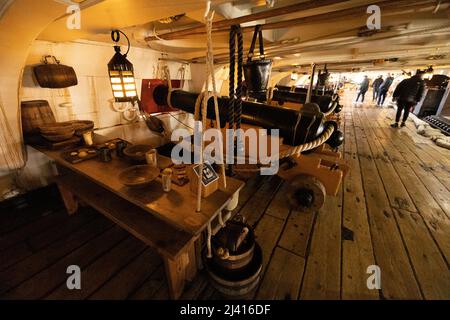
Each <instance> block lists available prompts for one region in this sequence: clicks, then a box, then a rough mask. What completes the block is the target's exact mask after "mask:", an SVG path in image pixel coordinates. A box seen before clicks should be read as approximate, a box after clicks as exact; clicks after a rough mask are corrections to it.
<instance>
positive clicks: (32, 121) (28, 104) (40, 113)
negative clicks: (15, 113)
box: [21, 100, 56, 136]
mask: <svg viewBox="0 0 450 320" xmlns="http://www.w3.org/2000/svg"><path fill="white" fill-rule="evenodd" d="M21 116H22V131H23V134H24V136H30V135H34V134H39V126H42V125H44V124H49V123H54V122H56V119H55V115H54V114H53V111H52V109H51V108H50V105H49V104H48V101H46V100H31V101H22V103H21Z"/></svg>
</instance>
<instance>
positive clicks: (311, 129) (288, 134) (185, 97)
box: [153, 85, 325, 146]
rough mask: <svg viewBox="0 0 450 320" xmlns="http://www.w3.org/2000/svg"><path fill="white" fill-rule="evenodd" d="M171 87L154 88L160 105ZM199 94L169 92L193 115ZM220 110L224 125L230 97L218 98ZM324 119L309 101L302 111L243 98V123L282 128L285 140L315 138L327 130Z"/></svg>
mask: <svg viewBox="0 0 450 320" xmlns="http://www.w3.org/2000/svg"><path fill="white" fill-rule="evenodd" d="M167 95H168V88H167V87H166V86H163V85H161V86H160V87H159V88H158V90H154V92H153V98H154V100H155V102H156V103H157V104H158V105H165V104H166V101H167ZM198 96H199V95H198V94H197V93H191V92H186V91H182V90H174V91H172V93H171V95H170V97H171V98H170V103H171V105H172V106H173V107H175V108H178V109H181V110H183V111H186V112H188V113H192V114H194V112H195V103H196V100H197V97H198ZM218 102H219V113H220V119H221V127H224V126H225V124H226V119H227V110H228V102H229V98H227V97H219V98H218ZM206 117H207V118H208V119H214V118H215V113H214V101H213V99H211V98H210V99H209V100H208V106H207V114H206ZM324 122H325V119H324V115H323V113H322V112H320V110H319V107H318V106H317V105H316V104H314V103H310V104H306V105H305V106H304V107H303V108H302V110H301V111H298V110H291V109H284V108H280V107H276V106H270V105H266V104H263V103H259V102H249V101H242V123H245V124H249V125H254V126H258V127H262V128H264V129H267V130H270V129H279V130H280V131H279V134H280V137H282V138H283V143H284V144H287V145H292V146H297V145H300V144H303V143H307V142H310V141H313V140H314V139H316V138H317V137H318V136H320V134H321V133H322V132H323V131H324V128H325V125H324Z"/></svg>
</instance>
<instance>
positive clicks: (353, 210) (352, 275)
mask: <svg viewBox="0 0 450 320" xmlns="http://www.w3.org/2000/svg"><path fill="white" fill-rule="evenodd" d="M344 151H345V152H344V159H345V160H346V161H347V162H348V164H349V165H350V167H351V170H350V172H349V173H348V175H347V177H346V178H345V180H344V185H343V198H344V199H343V202H344V203H343V211H342V215H343V217H342V230H343V231H342V232H343V235H342V299H345V300H347V299H378V298H379V293H378V291H377V290H370V289H369V288H367V277H368V275H367V273H366V271H367V268H368V266H370V265H376V263H375V258H374V254H373V246H372V238H371V234H370V228H369V221H368V216H367V208H366V202H365V200H364V199H365V194H364V188H363V185H362V178H361V168H360V165H359V158H358V150H357V146H356V140H355V135H354V130H353V122H352V120H351V119H348V120H346V126H345V150H344Z"/></svg>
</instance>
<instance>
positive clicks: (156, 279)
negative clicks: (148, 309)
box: [128, 265, 168, 300]
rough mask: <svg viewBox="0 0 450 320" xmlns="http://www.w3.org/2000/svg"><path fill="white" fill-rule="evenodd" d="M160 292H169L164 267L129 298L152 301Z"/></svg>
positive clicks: (160, 267)
mask: <svg viewBox="0 0 450 320" xmlns="http://www.w3.org/2000/svg"><path fill="white" fill-rule="evenodd" d="M164 287H165V288H164ZM160 290H162V291H167V290H168V287H167V284H166V274H165V271H164V266H163V265H161V266H159V267H158V268H157V269H156V271H155V272H154V273H153V274H152V275H151V276H150V277H149V278H148V279H147V280H146V281H145V282H144V283H143V284H142V285H141V286H140V287H139V288H138V289H137V290H136V291H135V292H134V293H133V294H131V295H130V296H129V297H128V299H130V300H151V299H152V298H153V297H154V296H155V295H156V294H157V293H158V291H160Z"/></svg>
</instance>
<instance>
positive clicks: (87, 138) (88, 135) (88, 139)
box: [83, 130, 94, 146]
mask: <svg viewBox="0 0 450 320" xmlns="http://www.w3.org/2000/svg"><path fill="white" fill-rule="evenodd" d="M83 140H84V143H85V144H86V145H87V146H92V145H93V144H94V139H93V132H92V131H90V130H89V131H85V132H83Z"/></svg>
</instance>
